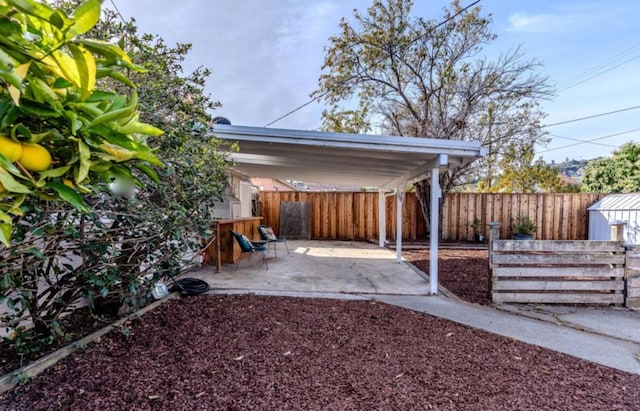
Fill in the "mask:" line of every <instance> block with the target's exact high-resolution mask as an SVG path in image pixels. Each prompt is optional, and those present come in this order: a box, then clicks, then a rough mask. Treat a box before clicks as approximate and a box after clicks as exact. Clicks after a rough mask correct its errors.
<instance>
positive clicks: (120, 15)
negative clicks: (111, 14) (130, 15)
mask: <svg viewBox="0 0 640 411" xmlns="http://www.w3.org/2000/svg"><path fill="white" fill-rule="evenodd" d="M110 1H111V5H112V6H113V8H114V9H115V10H116V13H117V14H118V16H119V17H120V20H122V22H123V23H124V24H127V22H126V21H125V20H124V17H122V13H120V10H119V9H118V6H116V2H115V1H114V0H110Z"/></svg>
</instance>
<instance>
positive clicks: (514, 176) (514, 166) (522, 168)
mask: <svg viewBox="0 0 640 411" xmlns="http://www.w3.org/2000/svg"><path fill="white" fill-rule="evenodd" d="M534 155H535V149H534V146H533V144H531V143H525V144H524V145H523V146H519V145H517V144H510V145H509V146H507V147H506V148H505V150H504V153H503V155H502V158H501V159H500V161H499V163H498V168H499V171H498V175H497V178H496V179H495V181H494V183H493V184H492V185H491V186H488V185H487V184H486V181H483V180H481V181H480V182H479V183H478V187H477V188H478V190H479V191H481V192H488V193H536V192H546V193H564V192H578V191H579V187H578V186H576V185H575V184H571V183H569V182H567V181H566V180H564V179H563V178H562V176H561V175H560V171H559V170H558V168H556V167H553V166H551V165H549V164H547V163H545V162H544V160H543V159H542V157H539V158H538V159H537V160H534Z"/></svg>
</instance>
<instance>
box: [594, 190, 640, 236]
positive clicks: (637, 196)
mask: <svg viewBox="0 0 640 411" xmlns="http://www.w3.org/2000/svg"><path fill="white" fill-rule="evenodd" d="M587 210H589V240H610V239H611V227H610V225H611V224H614V223H619V222H622V223H625V224H626V225H625V227H624V241H625V242H626V243H627V244H633V245H639V244H640V193H630V194H610V195H608V196H606V197H604V198H603V199H602V200H600V201H598V202H597V203H595V204H594V205H592V206H591V207H589V208H588V209H587Z"/></svg>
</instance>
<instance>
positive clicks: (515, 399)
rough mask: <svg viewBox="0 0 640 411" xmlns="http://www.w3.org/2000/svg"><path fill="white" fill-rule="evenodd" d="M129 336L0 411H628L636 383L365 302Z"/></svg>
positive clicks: (219, 314) (212, 302) (13, 396)
mask: <svg viewBox="0 0 640 411" xmlns="http://www.w3.org/2000/svg"><path fill="white" fill-rule="evenodd" d="M459 251H460V250H456V253H455V255H454V256H455V257H452V258H450V259H449V260H452V261H453V260H457V257H458V256H460V253H459ZM485 253H486V251H485ZM424 255H425V254H424V253H422V256H424ZM478 258H480V259H482V258H481V256H480V257H478ZM454 263H455V264H454ZM454 263H452V264H454V265H453V266H457V264H458V263H457V262H455V261H454ZM461 264H462V266H465V264H464V263H461ZM482 264H484V265H486V258H485V259H484V262H483V263H482ZM445 265H446V264H442V259H441V268H443V267H444V266H445ZM467 265H470V264H468V263H467ZM478 270H479V269H478ZM469 275H471V274H469ZM448 287H449V288H450V289H451V291H454V290H453V288H454V287H452V286H451V285H450V286H448ZM480 294H481V293H480V292H478V295H480ZM470 295H474V293H471V294H470ZM129 327H130V328H129V331H130V334H129V336H128V337H127V336H126V335H125V333H121V332H113V333H110V334H108V335H107V336H105V337H103V338H102V339H101V341H99V342H98V343H94V344H91V345H89V347H87V348H86V349H85V350H84V351H81V352H77V353H75V354H74V355H72V356H70V357H68V358H67V359H65V360H63V361H61V362H60V363H58V364H57V365H56V366H54V367H53V368H51V369H49V370H48V371H47V372H45V373H44V374H42V375H41V376H39V377H37V378H35V379H34V380H33V381H32V382H31V383H29V384H28V385H26V386H24V387H20V388H18V389H16V390H14V391H13V392H12V393H8V394H5V395H4V396H0V409H7V410H12V409H16V410H22V409H30V410H40V409H56V410H58V409H83V410H84V409H91V410H93V409H100V410H103V409H104V410H111V409H113V410H120V409H140V410H145V409H171V410H185V409H186V410H192V409H193V410H195V409H198V410H199V409H260V410H265V409H310V410H316V409H327V410H332V409H340V410H344V409H438V410H449V409H456V410H457V409H469V410H494V409H518V410H534V409H535V410H539V409H562V410H586V409H606V410H615V409H620V410H635V409H639V408H640V375H634V374H629V373H625V372H622V371H617V370H614V369H611V368H608V367H604V366H600V365H596V364H593V363H589V362H587V361H584V360H580V359H576V358H574V357H571V356H568V355H564V354H560V353H556V352H553V351H549V350H545V349H542V348H539V347H535V346H532V345H528V344H525V343H522V342H519V341H515V340H513V339H509V338H505V337H501V336H497V335H494V334H489V333H486V332H482V331H479V330H475V329H472V328H469V327H465V326H462V325H459V324H456V323H453V322H450V321H446V320H442V319H438V318H434V317H430V316H427V315H423V314H420V313H416V312H413V311H409V310H406V309H403V308H399V307H394V306H390V305H386V304H381V303H374V302H369V301H336V300H325V299H296V298H286V297H259V296H254V295H246V296H224V297H221V296H200V297H190V298H184V299H180V300H174V301H170V302H168V303H166V304H164V305H162V306H161V307H159V308H157V309H155V310H153V311H152V312H150V313H148V314H146V315H144V316H143V317H141V319H139V320H135V321H134V322H133V323H132V324H130V325H129Z"/></svg>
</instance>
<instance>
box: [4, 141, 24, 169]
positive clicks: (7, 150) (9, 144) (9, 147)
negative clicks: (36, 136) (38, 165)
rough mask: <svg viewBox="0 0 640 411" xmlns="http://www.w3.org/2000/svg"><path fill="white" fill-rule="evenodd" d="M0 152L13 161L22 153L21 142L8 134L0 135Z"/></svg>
mask: <svg viewBox="0 0 640 411" xmlns="http://www.w3.org/2000/svg"><path fill="white" fill-rule="evenodd" d="M0 153H1V154H2V155H3V156H5V157H6V158H7V160H9V161H11V162H12V163H13V162H14V161H17V160H18V159H19V158H20V156H21V155H22V144H20V143H19V142H17V141H15V140H12V139H11V138H9V137H8V136H3V135H0Z"/></svg>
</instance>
